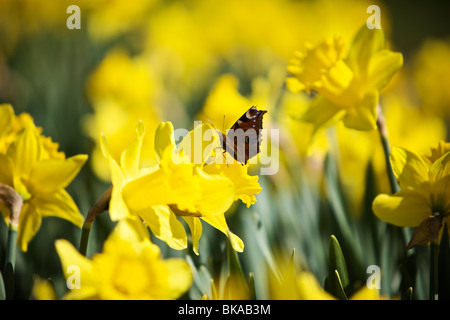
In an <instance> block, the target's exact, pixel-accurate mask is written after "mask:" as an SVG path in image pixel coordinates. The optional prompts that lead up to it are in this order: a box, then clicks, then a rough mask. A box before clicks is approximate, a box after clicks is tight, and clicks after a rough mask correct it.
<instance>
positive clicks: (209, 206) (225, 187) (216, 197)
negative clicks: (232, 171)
mask: <svg viewBox="0 0 450 320" xmlns="http://www.w3.org/2000/svg"><path fill="white" fill-rule="evenodd" d="M196 171H197V178H198V179H199V183H200V186H201V188H202V190H203V191H202V193H203V194H202V200H201V201H199V203H198V211H199V212H200V213H201V214H203V215H205V216H207V215H217V214H224V213H225V212H226V211H227V210H228V209H229V208H230V207H231V205H232V204H233V202H234V198H235V188H234V184H233V183H232V182H231V180H230V179H228V178H226V177H222V176H219V175H210V174H207V173H205V172H203V170H201V169H199V168H196Z"/></svg>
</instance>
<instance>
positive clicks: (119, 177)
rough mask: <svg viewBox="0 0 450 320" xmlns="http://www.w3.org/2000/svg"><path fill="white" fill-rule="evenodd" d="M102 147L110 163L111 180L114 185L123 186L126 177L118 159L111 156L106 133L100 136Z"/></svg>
mask: <svg viewBox="0 0 450 320" xmlns="http://www.w3.org/2000/svg"><path fill="white" fill-rule="evenodd" d="M100 147H101V149H102V153H103V156H104V157H105V158H106V161H107V162H108V164H109V168H110V172H111V182H112V184H113V186H116V187H119V188H120V187H122V186H123V185H124V183H125V177H124V175H123V172H122V169H121V168H120V166H119V165H118V164H117V162H116V160H114V158H113V157H112V156H111V154H110V153H109V150H108V143H107V141H106V137H105V136H104V135H101V136H100Z"/></svg>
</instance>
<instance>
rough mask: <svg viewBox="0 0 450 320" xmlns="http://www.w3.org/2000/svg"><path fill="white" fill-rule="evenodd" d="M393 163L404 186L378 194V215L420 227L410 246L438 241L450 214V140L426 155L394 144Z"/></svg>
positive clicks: (375, 206)
mask: <svg viewBox="0 0 450 320" xmlns="http://www.w3.org/2000/svg"><path fill="white" fill-rule="evenodd" d="M391 163H392V167H393V171H394V174H395V177H396V178H397V180H398V183H399V185H400V188H401V190H400V191H399V192H397V193H395V194H393V195H388V194H380V195H378V196H377V197H376V198H375V200H374V202H373V211H374V213H375V215H376V216H377V217H379V218H380V219H381V220H383V221H386V222H388V223H391V224H394V225H397V226H402V227H418V228H417V229H416V232H415V233H414V235H413V237H412V239H411V242H410V244H409V247H412V246H415V245H418V244H426V243H428V242H430V241H433V242H437V241H438V237H439V232H440V231H442V226H443V224H444V223H446V222H447V225H448V222H449V216H450V201H449V199H450V191H449V188H448V186H449V183H450V143H444V142H440V143H439V144H438V146H437V147H435V148H432V149H431V153H430V154H428V155H425V156H421V155H418V154H416V153H414V152H411V151H409V150H406V149H403V148H399V147H397V148H394V149H393V150H392V153H391Z"/></svg>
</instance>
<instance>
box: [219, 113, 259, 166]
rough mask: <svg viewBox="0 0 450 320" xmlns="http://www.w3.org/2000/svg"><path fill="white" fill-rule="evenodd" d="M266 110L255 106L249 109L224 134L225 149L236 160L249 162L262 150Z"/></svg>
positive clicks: (243, 162) (244, 162)
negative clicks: (262, 130) (261, 131)
mask: <svg viewBox="0 0 450 320" xmlns="http://www.w3.org/2000/svg"><path fill="white" fill-rule="evenodd" d="M266 112H267V111H266V110H258V109H257V108H256V107H255V106H253V107H251V108H250V109H248V110H247V112H245V113H244V114H243V115H242V116H241V117H240V118H239V119H238V120H237V121H236V122H235V123H234V124H233V126H231V128H230V129H229V130H228V131H227V135H226V136H225V135H223V134H222V135H223V137H224V139H223V149H224V150H225V151H227V152H228V153H230V154H231V155H232V156H233V157H234V159H236V161H238V162H240V163H242V164H247V162H248V160H249V159H251V158H253V157H254V156H256V155H257V154H258V153H259V152H260V144H261V133H260V130H261V129H262V127H263V123H262V119H263V116H264V114H265V113H266Z"/></svg>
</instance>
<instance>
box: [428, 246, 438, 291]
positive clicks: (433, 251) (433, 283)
mask: <svg viewBox="0 0 450 320" xmlns="http://www.w3.org/2000/svg"><path fill="white" fill-rule="evenodd" d="M438 253H439V244H437V243H436V242H434V241H431V243H430V300H437V299H438V280H439V279H438V256H439V254H438Z"/></svg>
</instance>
